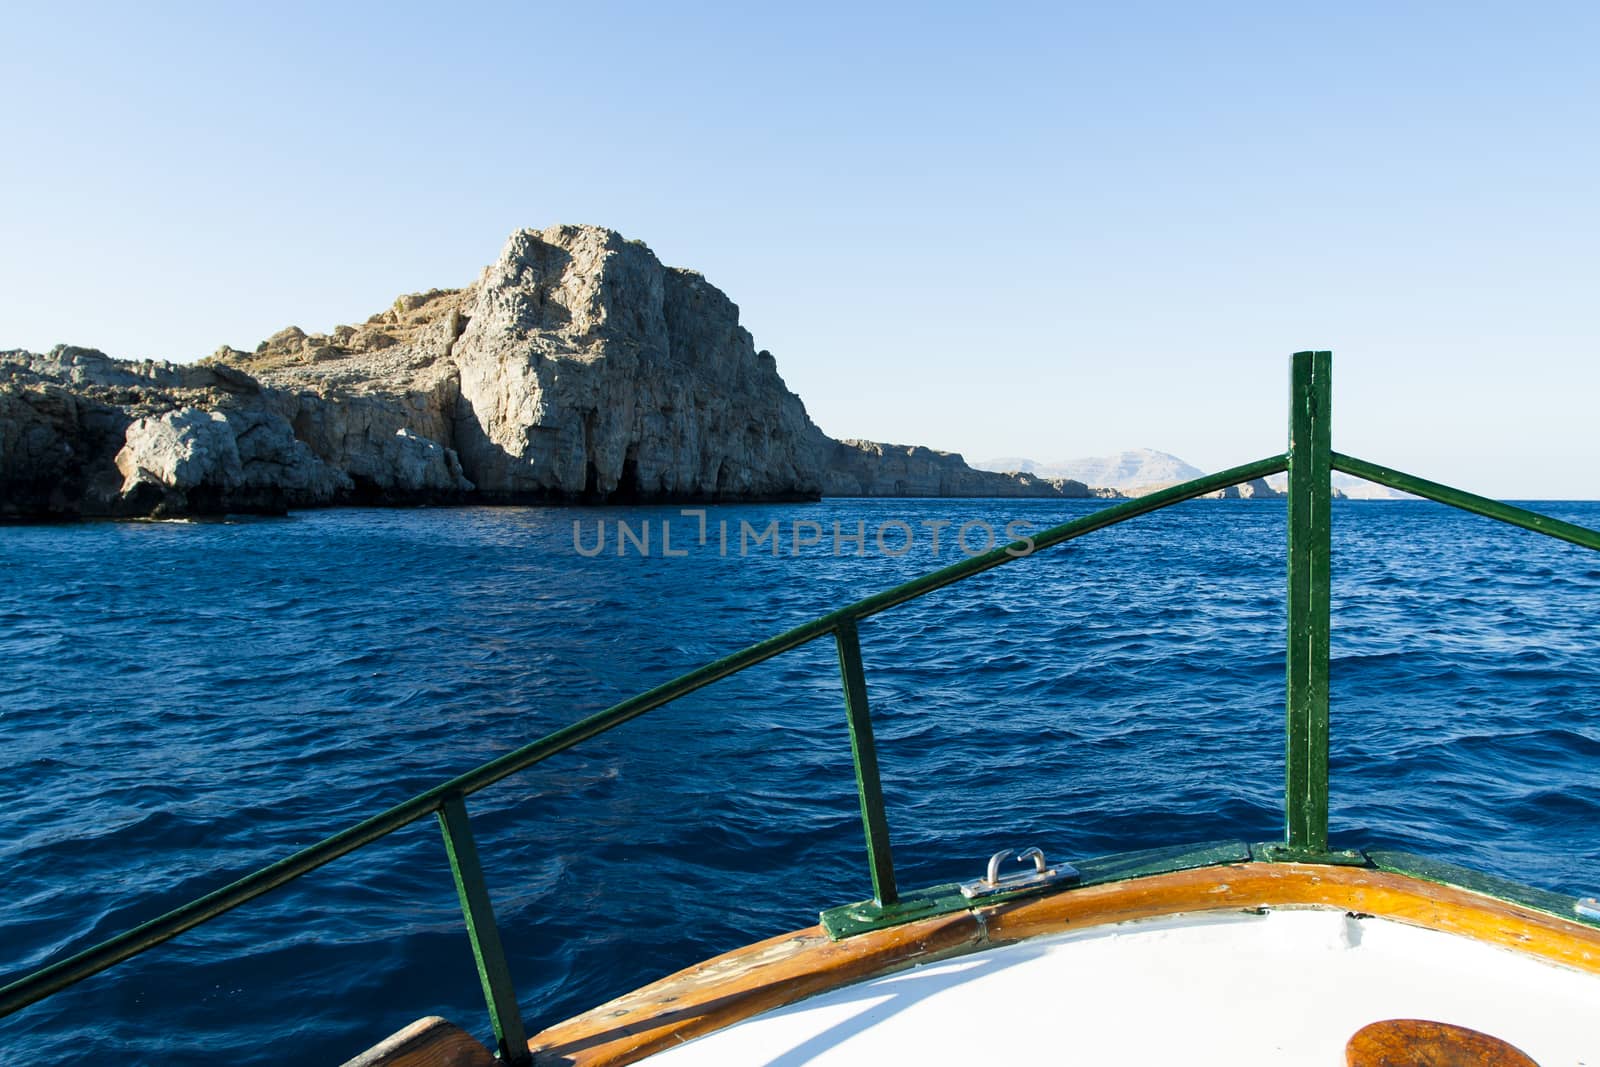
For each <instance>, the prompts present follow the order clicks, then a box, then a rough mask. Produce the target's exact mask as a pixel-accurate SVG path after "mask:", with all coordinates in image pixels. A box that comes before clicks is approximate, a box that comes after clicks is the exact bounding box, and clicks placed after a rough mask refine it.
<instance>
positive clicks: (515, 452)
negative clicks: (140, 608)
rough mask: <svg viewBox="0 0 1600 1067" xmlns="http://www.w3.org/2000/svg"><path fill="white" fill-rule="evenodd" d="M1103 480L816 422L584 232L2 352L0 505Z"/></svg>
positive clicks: (715, 303) (719, 337)
mask: <svg viewBox="0 0 1600 1067" xmlns="http://www.w3.org/2000/svg"><path fill="white" fill-rule="evenodd" d="M1111 492H1112V491H1107V490H1091V489H1090V488H1089V487H1087V486H1085V485H1084V484H1083V483H1082V482H1076V481H1072V480H1070V479H1063V478H1042V477H1037V476H1035V475H1032V474H1027V473H1019V472H1012V473H996V472H991V471H980V470H975V469H973V468H972V467H970V466H969V465H968V464H967V463H966V462H965V461H964V460H963V459H962V457H961V456H959V455H956V454H954V453H949V452H938V451H935V450H933V449H929V448H923V447H920V446H909V445H887V444H881V443H878V442H872V441H860V440H843V441H836V440H834V439H832V438H830V437H828V436H827V435H825V434H824V433H823V432H822V431H821V430H820V429H818V428H817V426H816V424H815V423H813V422H812V421H811V419H810V417H809V416H808V415H807V413H806V409H805V405H804V403H803V402H802V401H801V399H800V398H799V397H798V396H796V395H795V394H794V393H792V392H790V391H789V389H788V388H787V386H785V384H784V382H783V379H782V377H781V376H780V375H779V374H778V368H777V361H776V360H775V359H774V358H773V356H772V354H771V353H770V352H766V351H763V350H758V349H757V348H756V346H755V343H754V340H753V339H752V337H751V336H750V333H749V331H748V330H746V329H745V328H744V327H743V326H742V325H740V323H739V309H738V306H737V305H735V304H734V303H733V301H732V300H730V299H729V298H728V297H727V295H726V294H724V293H723V292H722V291H721V290H719V289H717V288H716V287H715V286H713V285H711V284H710V283H709V282H707V281H706V280H705V278H704V277H702V276H701V275H700V274H698V273H696V272H695V271H691V270H684V269H681V268H676V267H667V266H664V265H663V264H662V263H661V261H660V260H659V259H657V258H656V256H655V254H654V253H653V252H651V251H650V249H649V248H647V247H646V246H645V245H644V244H642V243H640V242H638V241H629V240H626V239H625V238H623V237H622V236H621V235H620V234H618V233H616V232H614V231H612V230H607V229H602V228H599V227H594V226H552V227H550V228H548V229H545V230H519V231H518V232H516V233H514V234H512V235H511V237H510V239H509V240H508V241H507V242H506V244H505V246H504V248H503V249H502V250H501V253H500V255H499V257H498V258H497V259H496V260H495V262H494V263H492V264H490V265H489V266H488V267H486V268H484V270H483V271H482V273H481V274H480V275H479V277H478V278H477V280H475V281H474V282H473V283H472V284H470V285H468V286H466V287H464V288H461V289H433V290H430V291H428V292H426V293H414V294H409V295H405V296H402V297H400V298H398V299H397V300H396V301H395V302H394V304H393V305H391V306H390V307H389V308H387V309H385V310H383V311H381V312H379V313H377V314H375V315H373V316H371V317H369V318H368V319H367V320H366V321H365V322H362V323H360V324H357V325H341V326H338V327H335V328H334V329H333V330H331V331H329V332H328V333H325V334H323V333H307V332H306V331H304V330H302V329H300V328H298V327H294V326H291V327H288V328H286V329H283V330H280V331H278V332H277V333H275V334H273V335H272V336H271V337H269V338H267V339H266V340H265V341H263V342H261V344H260V345H258V346H257V347H256V349H255V351H253V352H244V351H240V350H238V349H233V348H226V347H224V348H221V349H219V350H218V351H217V352H216V353H215V354H214V355H212V356H211V357H209V358H207V359H204V360H201V361H199V362H197V363H194V364H174V363H164V362H158V361H150V360H145V361H137V362H136V361H127V360H118V359H113V358H111V357H110V356H107V355H106V354H105V353H103V352H100V351H98V350H95V349H89V348H76V347H72V346H67V345H62V346H58V347H56V348H54V349H52V350H51V351H50V352H47V353H42V354H41V353H31V352H23V351H7V352H0V520H9V521H28V520H41V519H42V520H59V519H72V518H91V517H110V518H132V517H175V516H201V515H220V514H226V513H229V512H239V513H257V514H281V513H283V512H285V511H287V510H289V509H294V508H313V507H330V506H338V505H347V504H361V505H371V504H383V505H416V504H443V505H454V504H472V503H490V504H521V503H580V502H581V503H619V504H621V503H680V502H681V503H690V502H694V503H703V502H733V501H752V502H754V501H804V500H816V499H818V498H819V497H821V496H822V495H824V494H826V495H830V496H856V495H860V496H880V497H881V496H952V497H961V496H964V497H974V496H995V497H1047V498H1048V497H1056V498H1079V497H1088V496H1092V495H1108V494H1109V493H1111Z"/></svg>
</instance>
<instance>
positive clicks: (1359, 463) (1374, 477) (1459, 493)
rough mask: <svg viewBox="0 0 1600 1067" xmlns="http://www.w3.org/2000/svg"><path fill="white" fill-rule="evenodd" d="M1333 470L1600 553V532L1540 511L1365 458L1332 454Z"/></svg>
mask: <svg viewBox="0 0 1600 1067" xmlns="http://www.w3.org/2000/svg"><path fill="white" fill-rule="evenodd" d="M1333 469H1334V470H1336V471H1343V472H1344V473H1346V474H1353V475H1355V476H1356V477H1357V478H1365V479H1366V480H1367V481H1369V482H1377V483H1378V484H1379V485H1387V486H1388V487H1389V488H1390V489H1398V490H1400V491H1401V492H1402V493H1411V494H1412V495H1414V496H1420V497H1426V498H1427V499H1429V500H1433V501H1437V502H1438V503H1440V504H1448V505H1450V506H1451V507H1453V508H1460V509H1461V510H1462V511H1470V512H1472V513H1473V514H1474V515H1482V516H1483V517H1484V518H1487V519H1497V520H1499V521H1500V522H1504V523H1509V524H1510V525H1512V526H1520V527H1522V528H1523V529H1524V530H1532V531H1533V532H1534V533H1542V534H1544V535H1545V536H1546V537H1554V538H1556V539H1558V540H1561V541H1570V542H1571V543H1573V544H1575V545H1582V546H1583V547H1584V548H1593V549H1596V550H1600V530H1591V529H1589V528H1588V527H1587V526H1579V525H1577V524H1575V523H1570V522H1563V521H1562V520H1561V519H1553V518H1551V517H1550V516H1548V515H1541V514H1539V513H1538V512H1537V511H1529V510H1528V509H1527V508H1519V507H1517V506H1516V505H1515V504H1505V503H1502V502H1500V501H1498V500H1492V499H1490V498H1489V497H1486V496H1479V495H1478V494H1476V493H1469V492H1467V491H1466V490H1464V489H1456V488H1454V487H1453V486H1448V485H1442V484H1440V483H1439V482H1430V481H1428V479H1426V478H1418V477H1417V476H1416V475H1414V474H1405V473H1403V472H1401V471H1397V470H1394V469H1393V468H1390V467H1384V466H1380V465H1379V464H1377V463H1368V462H1367V461H1366V460H1364V459H1357V458H1355V457H1354V456H1345V455H1341V454H1339V453H1338V452H1335V453H1334V454H1333Z"/></svg>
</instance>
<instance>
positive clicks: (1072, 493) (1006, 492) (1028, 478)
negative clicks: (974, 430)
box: [822, 439, 1095, 497]
mask: <svg viewBox="0 0 1600 1067" xmlns="http://www.w3.org/2000/svg"><path fill="white" fill-rule="evenodd" d="M822 468H823V476H822V491H823V493H824V494H825V495H827V496H976V497H991V496H998V497H1023V496H1028V497H1041V496H1045V497H1048V496H1056V497H1087V496H1093V495H1095V494H1094V493H1093V492H1092V491H1091V490H1090V489H1089V487H1088V486H1086V485H1084V484H1083V483H1082V482H1075V481H1072V480H1071V479H1068V478H1041V477H1038V476H1036V475H1033V474H1029V473H1026V472H1021V471H1010V472H1005V473H1000V472H996V471H984V470H974V469H973V468H972V467H969V466H968V465H967V463H966V461H965V460H963V459H962V458H961V456H959V455H957V454H956V453H954V452H936V451H934V450H933V449H931V448H924V447H922V446H921V445H886V444H882V443H880V442H877V441H857V440H848V439H847V440H844V441H832V442H830V443H829V446H828V447H827V448H826V449H825V450H824V451H823V462H822Z"/></svg>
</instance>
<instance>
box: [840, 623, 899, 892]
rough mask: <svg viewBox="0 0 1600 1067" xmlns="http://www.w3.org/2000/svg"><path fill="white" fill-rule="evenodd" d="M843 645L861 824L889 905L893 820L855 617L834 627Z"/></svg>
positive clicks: (876, 881) (877, 883)
mask: <svg viewBox="0 0 1600 1067" xmlns="http://www.w3.org/2000/svg"><path fill="white" fill-rule="evenodd" d="M833 636H834V640H835V641H836V642H837V643H838V645H839V673H840V675H841V676H842V677H843V678H844V711H845V715H846V717H847V718H848V719H849V720H850V755H851V757H852V758H853V759H854V760H855V765H856V793H857V795H859V796H860V798H861V825H862V827H863V828H864V829H865V830H866V834H867V864H868V866H869V867H871V869H872V899H873V900H875V901H877V902H878V904H879V905H880V906H883V907H888V906H890V905H892V904H897V903H899V901H900V894H899V891H898V890H897V889H896V888H895V884H894V858H893V857H892V856H891V855H890V854H889V822H888V819H886V818H885V817H884V813H883V783H882V782H881V781H880V780H879V778H878V746H877V743H876V742H875V741H874V740H873V738H872V715H871V712H870V711H869V710H868V708H867V677H866V674H865V673H864V672H863V670H862V667H861V637H860V635H859V634H857V633H856V624H855V620H854V619H845V620H844V621H843V622H841V623H839V625H838V626H837V627H836V628H835V629H834V631H833Z"/></svg>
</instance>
